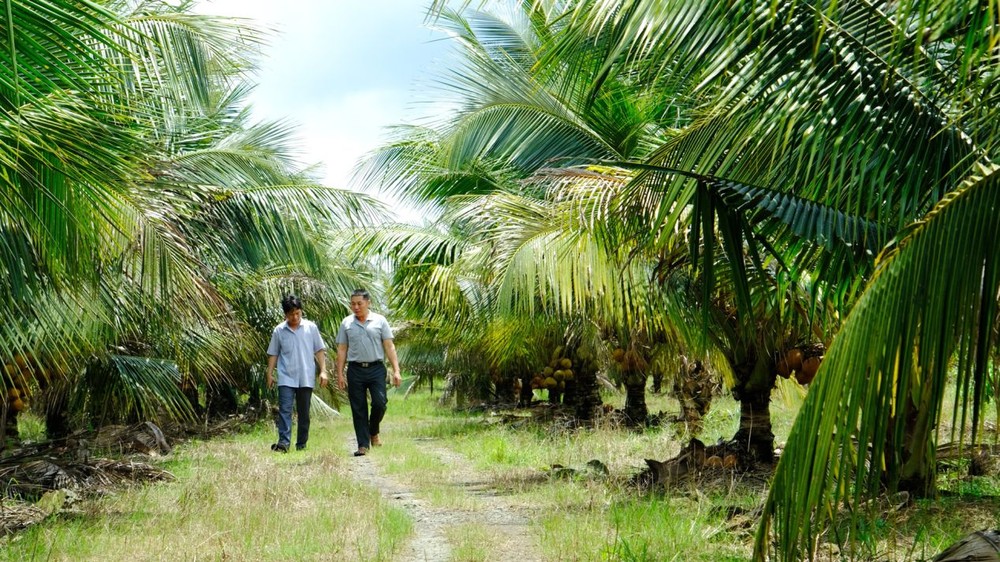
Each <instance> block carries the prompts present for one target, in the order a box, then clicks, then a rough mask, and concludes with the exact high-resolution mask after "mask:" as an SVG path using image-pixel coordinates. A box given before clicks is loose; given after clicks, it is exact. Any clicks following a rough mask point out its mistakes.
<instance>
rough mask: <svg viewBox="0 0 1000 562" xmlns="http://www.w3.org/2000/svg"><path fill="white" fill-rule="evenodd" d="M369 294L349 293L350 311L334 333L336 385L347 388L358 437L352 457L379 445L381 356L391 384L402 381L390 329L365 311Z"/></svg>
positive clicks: (384, 399) (383, 401)
mask: <svg viewBox="0 0 1000 562" xmlns="http://www.w3.org/2000/svg"><path fill="white" fill-rule="evenodd" d="M369 306H371V296H370V295H369V294H368V291H365V290H364V289H358V290H356V291H354V293H352V294H351V310H352V311H353V312H354V314H351V315H350V316H348V317H346V318H344V320H343V322H341V323H340V330H339V331H338V332H337V386H338V387H340V389H341V390H343V389H345V388H346V389H347V397H348V399H349V400H350V402H351V417H352V418H353V420H354V436H355V437H356V438H357V440H358V450H357V451H355V452H354V456H356V457H360V456H362V455H365V454H367V453H368V449H369V448H370V447H371V446H372V445H375V446H379V445H381V444H382V441H381V439H380V438H379V424H380V423H381V422H382V418H383V417H385V408H386V403H387V402H388V398H387V397H386V393H385V379H386V370H385V359H386V357H388V358H389V362H390V363H392V385H393V386H399V385H400V383H401V382H402V380H403V379H402V378H401V377H400V374H399V373H400V371H399V360H398V359H397V358H396V346H395V345H394V344H393V342H392V339H393V338H392V329H391V328H390V327H389V322H388V321H386V319H385V316H382V315H381V314H376V313H374V312H371V311H370V310H368V307H369ZM345 362H346V363H347V379H346V380H345V379H344V363H345ZM369 393H370V394H371V399H372V409H371V415H369V413H368V396H367V395H368V394H369Z"/></svg>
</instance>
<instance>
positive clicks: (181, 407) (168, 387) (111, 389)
mask: <svg viewBox="0 0 1000 562" xmlns="http://www.w3.org/2000/svg"><path fill="white" fill-rule="evenodd" d="M84 379H85V381H86V385H87V388H88V389H90V392H89V393H86V394H84V393H75V394H74V400H77V401H81V400H86V402H85V403H83V404H80V403H78V407H79V409H80V410H83V411H88V410H89V411H90V412H91V413H92V415H93V416H94V418H95V419H99V420H101V421H102V422H107V421H134V420H128V416H130V415H134V416H137V418H138V419H157V418H158V417H159V415H160V414H161V413H163V414H166V415H167V416H168V417H169V418H171V419H174V420H192V419H194V412H193V411H192V410H191V404H190V402H188V400H187V398H186V397H185V396H184V394H183V393H181V391H180V382H181V375H180V371H179V370H178V369H177V365H176V363H174V362H172V361H165V360H162V359H152V358H149V357H132V356H126V355H109V356H108V357H107V358H105V359H104V360H101V361H98V362H95V363H92V364H91V365H88V366H87V370H86V374H85V375H84ZM108 415H112V416H117V417H118V419H108V418H107V417H105V416H108Z"/></svg>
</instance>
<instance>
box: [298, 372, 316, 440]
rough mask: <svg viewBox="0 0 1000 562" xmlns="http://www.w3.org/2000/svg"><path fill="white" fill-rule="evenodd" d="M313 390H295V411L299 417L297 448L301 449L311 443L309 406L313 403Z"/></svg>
mask: <svg viewBox="0 0 1000 562" xmlns="http://www.w3.org/2000/svg"><path fill="white" fill-rule="evenodd" d="M312 392H313V389H311V388H309V387H301V388H296V389H295V410H296V412H295V413H296V414H297V415H298V418H299V419H298V424H299V427H298V432H297V435H296V441H295V447H296V448H299V449H301V448H302V447H305V446H306V442H307V441H309V406H310V405H311V401H312Z"/></svg>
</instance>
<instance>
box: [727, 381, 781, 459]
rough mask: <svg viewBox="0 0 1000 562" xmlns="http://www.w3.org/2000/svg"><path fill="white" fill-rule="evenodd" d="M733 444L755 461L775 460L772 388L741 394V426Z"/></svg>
mask: <svg viewBox="0 0 1000 562" xmlns="http://www.w3.org/2000/svg"><path fill="white" fill-rule="evenodd" d="M733 444H734V445H736V446H737V447H739V448H740V450H741V451H743V452H745V453H746V454H747V455H748V456H749V459H750V460H752V461H754V462H761V463H767V464H770V463H772V462H774V433H773V432H772V431H771V391H770V389H768V390H766V391H757V392H746V393H743V394H741V395H740V428H739V430H737V432H736V435H735V436H734V437H733Z"/></svg>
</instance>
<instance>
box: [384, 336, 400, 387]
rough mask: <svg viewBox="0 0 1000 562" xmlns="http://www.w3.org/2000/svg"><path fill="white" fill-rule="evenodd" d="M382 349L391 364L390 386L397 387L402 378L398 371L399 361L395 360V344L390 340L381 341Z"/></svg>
mask: <svg viewBox="0 0 1000 562" xmlns="http://www.w3.org/2000/svg"><path fill="white" fill-rule="evenodd" d="M382 348H383V349H385V356H386V357H388V358H389V363H391V364H392V386H399V385H400V384H402V383H403V376H402V375H401V374H400V371H399V359H397V358H396V344H394V343H393V342H392V340H382Z"/></svg>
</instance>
